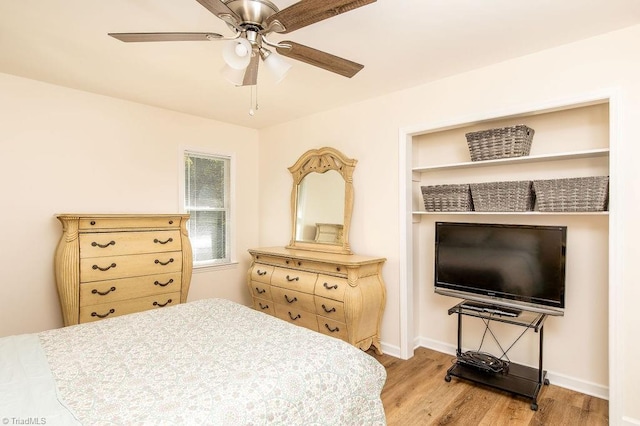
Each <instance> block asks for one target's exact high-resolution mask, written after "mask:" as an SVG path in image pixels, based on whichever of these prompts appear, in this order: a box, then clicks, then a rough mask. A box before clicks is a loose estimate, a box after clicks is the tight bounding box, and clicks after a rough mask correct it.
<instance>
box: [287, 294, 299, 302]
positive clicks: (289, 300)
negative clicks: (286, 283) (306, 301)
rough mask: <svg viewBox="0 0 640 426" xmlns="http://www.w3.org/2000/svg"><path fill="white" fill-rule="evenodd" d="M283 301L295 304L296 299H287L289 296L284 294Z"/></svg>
mask: <svg viewBox="0 0 640 426" xmlns="http://www.w3.org/2000/svg"><path fill="white" fill-rule="evenodd" d="M284 300H286V301H287V302H289V303H293V302H297V301H298V298H297V297H294V298H293V299H289V296H287V295H286V294H285V295H284Z"/></svg>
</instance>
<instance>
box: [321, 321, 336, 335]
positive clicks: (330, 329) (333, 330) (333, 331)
mask: <svg viewBox="0 0 640 426" xmlns="http://www.w3.org/2000/svg"><path fill="white" fill-rule="evenodd" d="M324 326H325V327H327V330H329V331H330V332H332V333H335V332H337V331H340V328H339V327H338V326H336V328H331V327H329V324H327V323H326V322H325V323H324Z"/></svg>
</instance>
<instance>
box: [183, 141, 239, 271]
mask: <svg viewBox="0 0 640 426" xmlns="http://www.w3.org/2000/svg"><path fill="white" fill-rule="evenodd" d="M184 162H185V164H184V172H185V176H184V209H185V212H186V213H189V214H190V215H191V218H190V219H189V222H188V227H189V239H190V240H191V246H192V248H193V264H194V266H206V265H210V264H218V263H229V262H230V253H229V251H230V250H229V247H230V235H229V229H230V228H231V227H230V223H229V222H230V212H229V205H230V202H229V193H230V190H229V188H230V181H229V179H230V171H229V168H230V159H229V158H228V157H223V156H215V155H208V154H200V153H194V152H185V155H184Z"/></svg>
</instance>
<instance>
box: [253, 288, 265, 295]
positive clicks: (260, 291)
mask: <svg viewBox="0 0 640 426" xmlns="http://www.w3.org/2000/svg"><path fill="white" fill-rule="evenodd" d="M256 292H258V294H262V293H266V292H267V290H266V289H264V288H258V287H256Z"/></svg>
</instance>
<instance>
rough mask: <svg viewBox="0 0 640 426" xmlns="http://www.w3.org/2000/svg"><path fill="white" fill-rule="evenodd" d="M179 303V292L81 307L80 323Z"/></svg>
mask: <svg viewBox="0 0 640 426" xmlns="http://www.w3.org/2000/svg"><path fill="white" fill-rule="evenodd" d="M179 303H180V292H176V293H165V294H159V295H155V296H147V297H141V298H138V299H129V300H121V301H117V302H111V303H100V304H98V305H90V306H81V307H80V322H81V323H83V322H89V321H97V320H99V319H103V318H111V317H117V316H119V315H125V314H132V313H134V312H141V311H148V310H149V309H155V308H162V307H165V306H171V305H177V304H179Z"/></svg>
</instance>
